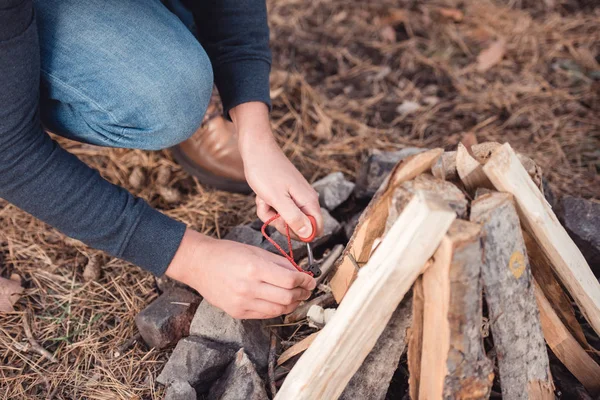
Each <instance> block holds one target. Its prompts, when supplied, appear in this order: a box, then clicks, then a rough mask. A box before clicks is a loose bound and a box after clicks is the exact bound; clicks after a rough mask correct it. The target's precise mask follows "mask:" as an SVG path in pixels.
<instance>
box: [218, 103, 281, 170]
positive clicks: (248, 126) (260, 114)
mask: <svg viewBox="0 0 600 400" xmlns="http://www.w3.org/2000/svg"><path fill="white" fill-rule="evenodd" d="M229 115H230V116H231V119H232V121H233V124H234V126H235V129H236V132H237V135H238V146H239V149H240V153H241V155H242V158H244V157H245V155H246V154H248V153H249V152H251V151H253V149H256V147H257V146H263V147H264V146H270V145H275V146H277V143H276V141H275V138H274V137H273V132H272V131H271V124H270V121H269V109H268V107H267V105H266V104H264V103H261V102H249V103H243V104H240V105H238V106H236V107H234V108H232V109H231V110H230V112H229Z"/></svg>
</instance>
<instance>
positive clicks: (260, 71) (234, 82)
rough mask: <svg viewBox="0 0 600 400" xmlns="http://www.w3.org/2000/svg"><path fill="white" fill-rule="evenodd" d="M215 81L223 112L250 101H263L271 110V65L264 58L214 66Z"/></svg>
mask: <svg viewBox="0 0 600 400" xmlns="http://www.w3.org/2000/svg"><path fill="white" fill-rule="evenodd" d="M214 71H215V83H216V85H217V89H219V95H220V96H221V101H222V102H223V114H224V116H225V118H227V119H231V118H230V117H229V110H231V109H232V108H233V107H235V106H239V105H240V104H243V103H248V102H250V101H260V102H263V103H265V104H266V105H267V106H268V107H269V111H271V95H270V91H269V73H270V72H271V65H270V64H269V63H268V62H267V61H264V60H256V59H254V60H244V61H235V62H231V63H227V64H224V65H219V66H218V67H214Z"/></svg>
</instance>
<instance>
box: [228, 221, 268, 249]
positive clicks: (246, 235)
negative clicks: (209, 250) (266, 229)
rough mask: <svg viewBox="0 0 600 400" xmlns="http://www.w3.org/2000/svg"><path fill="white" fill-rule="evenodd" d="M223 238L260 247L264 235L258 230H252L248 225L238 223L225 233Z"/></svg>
mask: <svg viewBox="0 0 600 400" xmlns="http://www.w3.org/2000/svg"><path fill="white" fill-rule="evenodd" d="M225 239H227V240H233V241H234V242H238V243H244V244H248V245H250V246H257V247H260V245H261V244H262V242H263V240H264V237H263V235H262V233H261V232H260V230H258V231H257V230H254V229H252V228H251V227H250V225H239V226H234V227H233V228H232V229H231V230H230V231H229V233H227V235H225Z"/></svg>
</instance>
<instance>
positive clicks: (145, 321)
mask: <svg viewBox="0 0 600 400" xmlns="http://www.w3.org/2000/svg"><path fill="white" fill-rule="evenodd" d="M200 300H201V298H200V297H199V296H197V295H195V294H194V293H191V292H189V291H187V290H185V289H180V288H174V289H172V290H169V291H167V292H165V293H163V294H161V295H160V296H158V298H157V299H156V300H154V301H153V302H152V303H150V305H148V306H147V307H146V308H145V309H143V310H142V311H141V312H140V313H139V314H138V315H137V316H136V317H135V324H136V326H137V328H138V330H139V332H140V335H141V336H142V338H143V339H144V342H146V344H148V346H150V347H154V348H156V349H159V350H160V349H164V348H165V347H168V346H171V345H173V344H175V343H177V341H178V340H179V339H181V338H182V337H184V336H187V334H188V331H189V327H190V323H191V321H192V318H193V316H194V313H195V312H196V308H197V307H198V304H200Z"/></svg>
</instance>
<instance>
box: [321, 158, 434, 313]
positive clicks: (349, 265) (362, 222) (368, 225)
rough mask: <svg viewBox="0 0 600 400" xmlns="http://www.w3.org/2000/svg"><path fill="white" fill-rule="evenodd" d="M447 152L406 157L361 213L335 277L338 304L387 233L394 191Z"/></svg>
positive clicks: (335, 294)
mask: <svg viewBox="0 0 600 400" xmlns="http://www.w3.org/2000/svg"><path fill="white" fill-rule="evenodd" d="M443 152H444V150H442V149H432V150H428V151H424V152H422V153H418V154H415V155H413V156H410V157H407V158H405V159H404V160H402V161H400V163H398V165H397V166H396V167H395V168H394V169H393V170H392V172H391V173H390V176H389V177H388V178H387V179H386V181H385V182H384V183H383V184H382V185H381V187H380V188H379V190H378V192H377V193H376V194H375V196H374V197H373V199H372V200H371V202H370V203H369V205H368V206H367V208H366V209H365V211H364V212H363V214H362V215H361V217H360V219H359V221H358V224H357V225H356V229H355V230H354V233H353V234H352V237H351V238H350V240H349V241H348V244H347V245H346V249H345V250H344V253H343V254H342V257H341V259H340V261H339V262H338V265H337V269H336V271H335V274H334V275H333V277H332V278H331V282H330V286H331V290H332V292H333V295H334V297H335V300H336V301H337V302H338V303H340V302H341V301H342V299H343V298H344V295H345V294H346V292H347V291H348V288H349V287H350V285H352V282H354V280H355V279H356V276H357V274H358V269H359V268H360V267H362V266H363V265H365V264H366V262H367V260H368V259H369V256H370V253H371V249H372V247H373V243H374V242H375V240H376V239H377V238H380V237H381V236H383V232H384V231H385V223H386V221H387V217H388V210H389V203H390V201H391V197H392V193H393V192H394V190H395V189H396V188H397V187H398V186H400V185H401V184H402V183H403V182H406V181H408V180H410V179H413V178H415V177H416V176H418V175H420V174H422V173H423V172H426V171H429V170H430V169H431V166H432V165H433V164H434V163H435V162H436V160H437V159H438V158H439V157H440V156H441V154H442V153H443Z"/></svg>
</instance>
